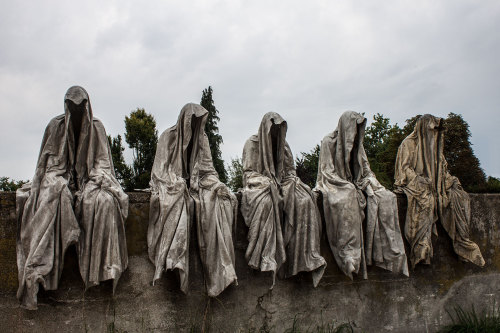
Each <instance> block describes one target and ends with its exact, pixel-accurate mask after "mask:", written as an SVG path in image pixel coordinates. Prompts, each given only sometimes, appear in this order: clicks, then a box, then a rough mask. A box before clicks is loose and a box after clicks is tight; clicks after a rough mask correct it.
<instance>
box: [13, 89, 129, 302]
mask: <svg viewBox="0 0 500 333" xmlns="http://www.w3.org/2000/svg"><path fill="white" fill-rule="evenodd" d="M64 111H65V112H64V114H62V115H60V116H57V117H55V118H54V119H52V120H51V121H50V123H49V125H48V126H47V128H46V129H45V134H44V136H43V140H42V145H41V148H40V155H39V157H38V162H37V165H36V171H35V175H34V177H33V180H32V182H31V183H29V184H26V185H25V186H23V187H22V188H20V189H19V190H17V194H16V211H17V217H18V234H17V267H18V270H19V289H18V292H17V297H18V298H19V300H20V301H21V303H22V306H24V307H26V308H28V309H36V308H37V293H38V288H39V284H42V286H43V287H44V289H45V290H55V289H57V287H58V283H59V278H60V276H61V273H62V268H63V262H64V253H65V251H66V249H67V248H68V246H69V245H71V244H73V243H76V244H77V252H78V261H79V266H80V274H81V276H82V278H83V281H84V283H85V288H88V287H91V286H94V285H97V284H99V282H100V281H104V280H109V279H113V280H114V281H113V290H114V288H115V287H116V284H117V283H118V279H119V278H120V275H121V274H122V272H123V271H124V270H125V269H126V268H127V265H128V255H127V247H126V239H125V229H124V221H125V219H126V218H127V215H128V196H127V195H126V194H125V192H123V190H122V189H121V187H120V184H119V183H118V181H117V180H116V178H115V173H114V169H113V161H112V159H111V151H110V149H109V145H108V139H107V136H106V132H105V130H104V126H103V125H102V123H101V122H100V121H99V120H97V119H96V118H94V117H93V115H92V108H91V105H90V100H89V96H88V94H87V92H86V91H85V89H83V88H82V87H77V86H75V87H71V88H69V89H68V91H67V93H66V96H65V97H64Z"/></svg>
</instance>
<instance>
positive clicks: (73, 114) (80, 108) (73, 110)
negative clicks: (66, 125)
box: [66, 99, 87, 150]
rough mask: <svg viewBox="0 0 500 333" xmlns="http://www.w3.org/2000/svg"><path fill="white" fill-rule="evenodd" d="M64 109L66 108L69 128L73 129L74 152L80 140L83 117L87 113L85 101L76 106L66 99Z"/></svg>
mask: <svg viewBox="0 0 500 333" xmlns="http://www.w3.org/2000/svg"><path fill="white" fill-rule="evenodd" d="M66 107H67V108H68V111H69V114H70V119H71V123H70V126H71V127H72V129H73V135H74V143H75V147H74V149H75V150H76V149H77V146H78V142H79V139H80V132H81V129H82V124H83V116H84V115H85V113H86V112H87V100H86V99H84V100H82V101H81V102H80V104H76V103H75V102H73V101H72V100H70V99H67V100H66Z"/></svg>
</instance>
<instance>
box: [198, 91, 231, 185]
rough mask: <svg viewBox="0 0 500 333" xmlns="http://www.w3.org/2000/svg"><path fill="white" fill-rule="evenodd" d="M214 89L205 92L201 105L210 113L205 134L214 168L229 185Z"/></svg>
mask: <svg viewBox="0 0 500 333" xmlns="http://www.w3.org/2000/svg"><path fill="white" fill-rule="evenodd" d="M212 93H213V90H212V87H210V86H209V87H208V88H207V89H205V90H203V94H202V97H201V102H200V105H201V106H203V107H204V108H205V109H206V110H207V111H208V117H207V122H206V124H205V133H207V136H208V143H209V144H210V151H211V153H212V160H213V162H214V168H215V170H216V171H217V173H218V174H219V179H220V181H221V182H223V183H227V173H226V169H225V167H224V161H223V160H222V157H221V156H222V153H221V150H220V145H221V144H222V142H223V141H222V136H221V135H220V134H219V127H218V126H217V123H218V122H219V120H220V118H219V116H218V114H219V111H218V110H217V108H216V107H215V105H214V100H213V98H212Z"/></svg>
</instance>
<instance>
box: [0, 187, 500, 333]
mask: <svg viewBox="0 0 500 333" xmlns="http://www.w3.org/2000/svg"><path fill="white" fill-rule="evenodd" d="M129 197H130V208H129V217H128V219H127V221H126V226H125V227H126V233H127V246H128V250H129V255H130V264H129V268H128V270H127V271H125V272H124V274H123V275H122V278H121V280H120V282H119V284H118V287H117V290H116V294H115V295H114V296H113V295H112V294H111V285H110V284H109V283H103V284H102V285H101V286H98V287H94V288H91V289H89V290H88V291H87V292H84V288H83V283H82V281H81V278H80V276H79V273H78V266H77V262H76V252H75V250H74V248H70V250H69V251H68V253H67V256H66V258H65V266H64V271H63V274H62V278H61V284H60V288H59V290H57V291H50V292H45V291H43V290H41V291H40V293H39V310H38V311H36V312H29V311H25V310H21V309H19V308H18V303H17V300H16V299H15V290H16V289H17V267H16V253H15V239H16V215H15V193H5V192H0V311H1V312H2V314H3V315H4V318H7V319H8V320H5V321H3V323H0V329H4V330H6V331H40V330H57V329H63V330H72V331H89V330H90V331H105V330H107V329H108V328H109V325H110V324H112V325H114V327H115V328H116V329H117V330H120V331H122V330H127V331H150V330H152V331H155V330H175V331H179V330H181V331H182V330H190V329H193V328H201V327H202V326H203V325H205V327H210V328H212V329H213V330H214V331H226V332H227V331H229V332H232V331H238V330H240V331H245V332H246V331H250V330H252V329H255V330H259V329H265V328H274V329H275V330H276V331H282V330H284V329H285V328H290V327H291V326H292V324H293V320H294V317H296V318H297V319H298V320H299V324H300V323H303V325H305V326H303V327H305V328H307V327H315V326H309V325H317V324H319V323H320V322H321V320H323V322H327V321H330V320H331V319H336V320H339V321H348V320H353V321H354V322H355V324H356V326H357V327H359V328H362V329H364V331H388V330H392V331H400V332H411V331H415V332H417V331H423V330H426V329H427V330H429V331H434V330H435V329H436V328H437V327H438V326H439V325H441V324H443V323H444V322H446V321H447V315H446V313H445V309H446V307H451V306H453V305H454V304H461V305H462V306H465V307H469V306H470V304H475V306H476V309H478V308H480V307H481V306H489V304H492V302H493V301H495V300H496V301H499V300H500V287H499V286H500V274H499V273H500V225H499V219H500V194H471V209H472V221H471V238H472V239H473V240H474V241H475V242H477V243H478V244H479V246H480V248H481V251H482V253H483V256H484V258H485V260H486V266H485V267H484V268H479V267H476V266H474V265H472V264H469V263H463V262H461V261H460V260H459V259H458V258H457V256H456V255H455V254H454V252H453V250H452V247H451V241H450V239H449V237H448V236H447V235H446V233H445V231H444V230H443V228H442V227H441V226H440V224H438V233H439V237H438V238H437V239H434V240H433V243H434V258H433V261H432V264H431V265H418V266H417V267H416V269H415V270H411V271H410V274H411V276H410V278H406V277H404V276H400V275H393V274H391V273H390V272H387V271H384V270H382V269H379V268H376V267H369V269H368V273H369V274H368V278H369V279H368V280H366V281H365V280H360V279H359V278H355V279H354V281H350V280H349V279H348V278H347V277H346V276H344V275H343V274H342V273H341V272H340V270H339V269H338V267H337V265H336V264H335V262H334V260H333V256H332V255H331V251H330V249H329V247H328V243H327V241H326V237H325V235H323V237H322V240H321V253H322V255H323V256H324V257H325V259H326V261H327V264H328V267H327V269H326V272H325V275H324V277H323V279H322V280H321V282H320V284H319V286H318V288H316V289H315V288H313V287H312V282H311V277H310V274H307V273H302V274H299V275H298V276H296V277H293V278H291V279H287V280H279V281H277V283H276V286H275V287H274V289H273V291H272V292H271V291H269V290H268V287H269V286H270V285H271V276H270V274H268V273H261V272H256V271H254V270H252V269H250V268H249V267H248V266H247V265H246V262H245V259H244V253H245V249H246V245H247V240H246V233H247V227H246V226H245V224H244V223H243V220H242V218H241V216H239V218H238V221H237V225H236V231H235V238H234V243H235V254H236V271H237V275H238V282H239V285H238V286H230V287H229V288H228V289H227V290H226V291H224V292H223V293H222V294H221V295H220V296H219V297H217V299H213V300H209V298H208V297H207V296H206V295H205V292H204V283H203V276H202V269H201V263H200V261H199V257H198V253H197V249H196V239H195V238H194V237H195V233H192V237H193V238H192V241H191V244H192V245H191V248H190V258H191V261H190V293H189V294H188V295H183V294H182V293H181V292H180V291H179V290H178V289H179V286H178V280H177V277H176V274H175V273H171V272H169V273H167V274H165V275H164V277H163V278H162V279H161V280H160V282H159V283H158V285H155V286H151V279H152V276H153V265H152V264H151V263H150V262H149V260H148V258H147V243H146V233H147V226H148V219H149V193H139V192H134V193H129ZM398 205H399V215H400V222H401V226H402V227H403V224H404V216H405V209H406V199H405V197H404V196H401V195H399V196H398ZM406 246H407V244H406ZM407 250H408V248H407ZM322 318H323V319H322Z"/></svg>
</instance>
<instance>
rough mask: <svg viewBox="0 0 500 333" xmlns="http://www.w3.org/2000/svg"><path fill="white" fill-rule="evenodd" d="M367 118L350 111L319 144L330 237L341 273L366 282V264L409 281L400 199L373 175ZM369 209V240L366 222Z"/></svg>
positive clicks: (318, 187) (320, 185)
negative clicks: (365, 141)
mask: <svg viewBox="0 0 500 333" xmlns="http://www.w3.org/2000/svg"><path fill="white" fill-rule="evenodd" d="M365 126H366V118H365V117H363V116H362V115H361V114H359V113H357V112H354V111H346V112H344V113H343V114H342V116H341V117H340V120H339V124H338V126H337V129H335V131H334V132H333V133H330V134H328V135H327V136H325V137H324V139H323V140H322V141H321V149H320V156H319V167H318V179H317V183H316V187H315V190H316V191H320V192H321V194H322V197H323V209H324V214H325V223H326V232H327V236H328V242H329V243H330V248H331V249H332V252H333V256H334V257H335V261H336V262H337V264H338V266H339V267H340V269H341V270H342V271H343V272H344V274H346V275H347V276H349V277H350V278H351V279H352V273H356V274H361V275H362V276H363V278H365V279H366V278H367V274H366V264H368V265H371V264H375V265H376V266H379V267H382V268H384V269H387V270H390V271H392V272H395V273H402V274H405V275H407V276H408V264H407V262H406V254H405V250H404V244H403V238H402V236H401V231H400V228H399V220H398V210H397V201H396V195H395V194H394V193H392V192H390V191H388V190H387V189H385V188H384V187H383V186H382V185H381V184H380V183H379V182H378V181H377V179H376V178H375V175H374V174H373V172H372V171H371V169H370V164H369V163H368V158H367V157H366V153H365V149H364V148H363V139H364V135H365ZM365 208H366V238H365V239H364V237H363V220H364V219H365Z"/></svg>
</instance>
